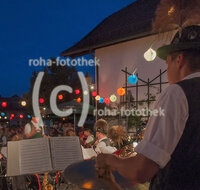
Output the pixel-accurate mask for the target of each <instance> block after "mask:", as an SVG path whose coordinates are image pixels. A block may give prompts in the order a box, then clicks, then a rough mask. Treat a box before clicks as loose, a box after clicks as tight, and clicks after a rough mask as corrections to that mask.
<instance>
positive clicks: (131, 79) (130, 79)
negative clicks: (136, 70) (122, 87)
mask: <svg viewBox="0 0 200 190" xmlns="http://www.w3.org/2000/svg"><path fill="white" fill-rule="evenodd" d="M137 81H138V78H137V76H136V75H134V74H133V75H131V76H129V77H128V82H129V83H130V84H136V83H137Z"/></svg>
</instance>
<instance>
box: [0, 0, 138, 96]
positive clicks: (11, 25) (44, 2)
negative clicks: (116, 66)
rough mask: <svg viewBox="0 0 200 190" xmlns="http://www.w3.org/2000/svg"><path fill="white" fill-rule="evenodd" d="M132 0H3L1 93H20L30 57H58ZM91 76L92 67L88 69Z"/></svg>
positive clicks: (25, 87)
mask: <svg viewBox="0 0 200 190" xmlns="http://www.w3.org/2000/svg"><path fill="white" fill-rule="evenodd" d="M133 1H134V0H57V1H56V0H6V1H1V8H0V26H1V27H0V58H1V60H0V66H1V67H0V80H1V87H0V95H1V96H5V97H8V96H12V95H13V94H18V95H21V94H22V93H25V92H27V91H28V89H29V79H30V77H31V75H32V72H33V71H34V70H41V69H42V68H33V67H29V66H28V60H29V59H36V58H39V57H43V58H45V59H48V58H49V57H57V56H59V54H60V52H62V51H63V50H65V49H67V48H68V47H70V46H72V45H73V44H75V43H76V42H77V41H79V40H80V39H81V38H83V37H84V36H85V35H86V34H87V33H88V32H90V31H91V30H92V29H93V28H94V27H95V26H96V25H97V24H98V23H100V22H101V21H102V20H103V19H104V18H105V17H107V16H109V15H110V14H112V13H114V12H116V11H118V10H119V9H121V8H123V7H125V6H127V5H128V4H130V3H132V2H133ZM90 72H91V74H92V75H94V69H90Z"/></svg>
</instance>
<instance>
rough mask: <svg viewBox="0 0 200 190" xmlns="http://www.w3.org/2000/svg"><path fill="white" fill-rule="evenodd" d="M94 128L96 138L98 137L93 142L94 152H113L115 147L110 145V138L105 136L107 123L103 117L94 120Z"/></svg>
mask: <svg viewBox="0 0 200 190" xmlns="http://www.w3.org/2000/svg"><path fill="white" fill-rule="evenodd" d="M94 128H95V131H96V138H97V139H98V140H97V141H96V142H95V144H94V145H95V146H94V150H95V152H96V153H98V154H100V153H107V154H113V153H114V152H115V151H116V150H117V149H116V148H115V147H113V146H112V144H111V140H110V139H109V138H108V137H107V133H108V123H107V122H106V121H105V120H103V119H99V120H97V121H96V123H95V125H94Z"/></svg>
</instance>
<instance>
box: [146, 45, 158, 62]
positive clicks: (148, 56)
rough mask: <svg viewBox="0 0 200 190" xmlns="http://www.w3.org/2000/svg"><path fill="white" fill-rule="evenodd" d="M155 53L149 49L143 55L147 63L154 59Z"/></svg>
mask: <svg viewBox="0 0 200 190" xmlns="http://www.w3.org/2000/svg"><path fill="white" fill-rule="evenodd" d="M156 55H157V54H156V51H155V50H153V49H151V48H149V49H148V50H147V51H146V52H145V53H144V58H145V59H146V60H147V61H153V60H154V59H155V58H156Z"/></svg>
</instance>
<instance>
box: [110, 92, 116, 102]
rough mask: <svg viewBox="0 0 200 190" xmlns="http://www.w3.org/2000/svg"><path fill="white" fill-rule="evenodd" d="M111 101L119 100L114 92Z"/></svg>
mask: <svg viewBox="0 0 200 190" xmlns="http://www.w3.org/2000/svg"><path fill="white" fill-rule="evenodd" d="M110 101H111V102H116V101H117V97H116V96H115V95H114V94H113V95H111V96H110Z"/></svg>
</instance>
